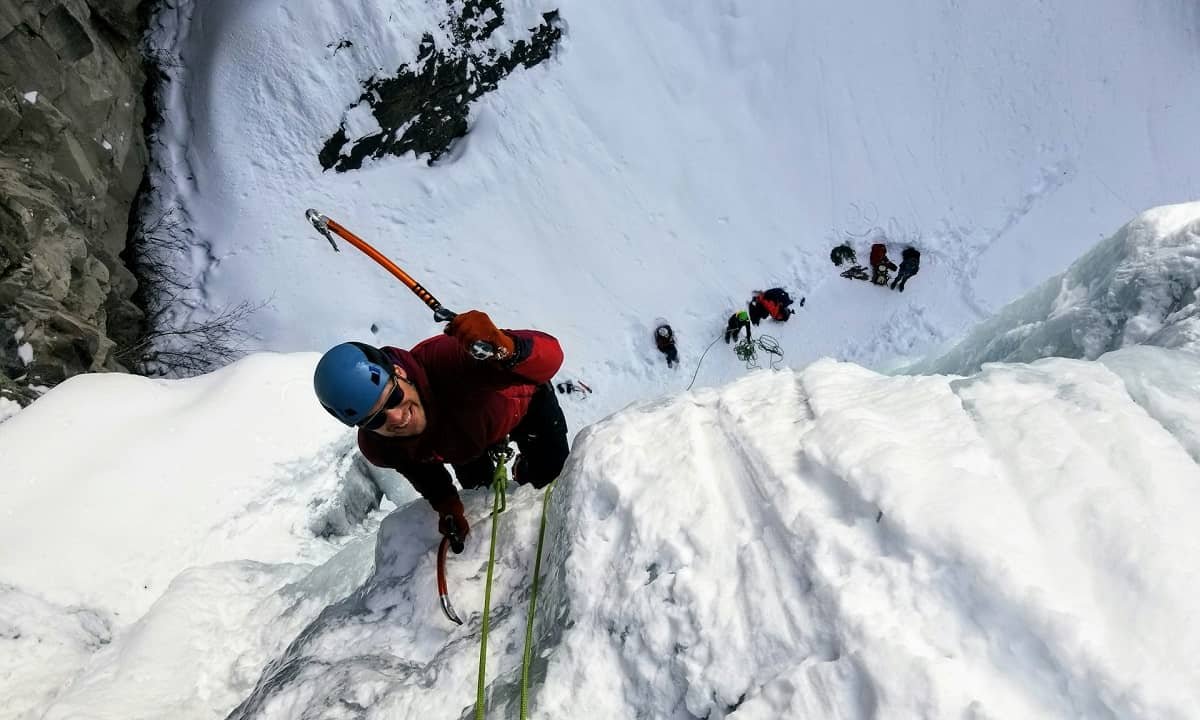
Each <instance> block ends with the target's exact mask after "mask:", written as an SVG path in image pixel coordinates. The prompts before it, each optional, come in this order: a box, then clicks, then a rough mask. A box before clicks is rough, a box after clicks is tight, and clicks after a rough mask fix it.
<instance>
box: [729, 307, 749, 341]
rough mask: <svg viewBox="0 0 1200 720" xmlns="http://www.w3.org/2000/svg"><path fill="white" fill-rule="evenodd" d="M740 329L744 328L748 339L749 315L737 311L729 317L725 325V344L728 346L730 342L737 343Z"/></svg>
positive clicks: (743, 311)
mask: <svg viewBox="0 0 1200 720" xmlns="http://www.w3.org/2000/svg"><path fill="white" fill-rule="evenodd" d="M742 328H746V339H747V340H749V339H750V313H748V312H747V311H745V310H738V311H737V312H735V313H734V314H732V315H730V316H729V322H728V323H726V324H725V344H726V345H728V344H729V342H730V341H731V340H732V341H734V342H737V339H738V335H740V334H741V333H742Z"/></svg>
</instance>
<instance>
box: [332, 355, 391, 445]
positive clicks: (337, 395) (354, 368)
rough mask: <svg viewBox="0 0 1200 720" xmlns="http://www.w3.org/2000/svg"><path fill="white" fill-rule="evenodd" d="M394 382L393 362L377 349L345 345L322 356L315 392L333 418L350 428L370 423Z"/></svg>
mask: <svg viewBox="0 0 1200 720" xmlns="http://www.w3.org/2000/svg"><path fill="white" fill-rule="evenodd" d="M391 378H392V361H391V359H390V358H388V356H387V355H385V354H384V352H383V351H382V350H380V349H379V348H377V347H372V346H370V345H367V344H365V343H358V342H345V343H342V344H341V345H335V346H334V347H332V348H330V349H329V350H328V351H327V352H326V353H325V354H324V355H322V356H321V360H320V362H318V363H317V369H316V370H315V371H313V390H315V391H316V393H317V399H318V400H320V401H321V405H322V407H324V408H325V409H326V410H328V411H329V414H330V415H332V416H334V417H335V418H337V419H338V420H341V421H342V422H343V423H345V424H346V425H357V424H359V423H360V422H362V421H363V420H366V419H367V417H368V415H369V414H370V412H371V408H372V407H374V405H375V403H377V402H379V396H380V395H381V394H382V392H383V388H384V387H385V386H386V385H387V383H388V381H389V380H390V379H391Z"/></svg>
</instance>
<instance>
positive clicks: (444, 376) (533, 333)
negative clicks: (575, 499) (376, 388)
mask: <svg viewBox="0 0 1200 720" xmlns="http://www.w3.org/2000/svg"><path fill="white" fill-rule="evenodd" d="M505 332H507V333H508V334H509V335H511V336H512V338H513V340H514V341H515V344H516V346H517V353H516V358H517V362H516V363H515V364H512V365H511V366H509V367H506V366H503V365H500V364H498V363H496V362H495V361H491V360H482V361H481V360H476V359H474V358H472V357H471V356H470V355H468V354H467V353H466V352H465V351H464V350H463V349H462V347H461V346H460V345H459V344H458V341H457V340H455V339H454V338H452V337H450V336H448V335H438V336H435V337H431V338H429V339H428V340H425V341H423V342H421V343H420V344H418V345H417V346H416V347H414V348H413V349H412V351H411V352H410V351H408V350H401V349H399V348H394V347H385V348H383V351H384V352H385V353H387V354H388V355H389V356H390V357H392V358H393V359H394V360H395V362H396V364H397V365H399V366H400V367H402V368H404V369H405V370H406V371H407V372H408V378H409V380H411V381H412V382H413V384H415V385H416V387H417V392H418V393H420V397H421V402H422V405H423V406H424V408H425V417H426V426H425V431H424V432H422V433H421V434H420V435H417V436H415V437H405V438H389V437H384V436H382V435H379V434H378V433H374V432H371V431H369V430H359V431H358V448H359V450H360V451H361V452H362V454H363V456H364V457H366V458H367V460H369V461H370V462H371V464H372V465H376V466H379V467H386V468H392V469H395V470H398V471H400V472H401V473H402V474H403V475H404V476H405V477H407V478H408V479H409V481H410V482H411V483H412V484H413V487H414V488H416V490H417V491H418V492H420V493H421V494H422V495H423V496H425V498H427V499H428V500H429V502H430V504H432V505H433V506H434V508H435V509H438V510H439V511H442V510H443V509H444V506H445V504H446V503H447V502H450V501H451V499H453V501H457V500H458V492H457V491H456V490H455V489H454V485H453V484H452V483H451V481H450V475H449V473H447V472H446V469H445V467H444V463H451V464H455V465H457V464H462V463H466V462H469V461H471V460H474V459H476V458H478V457H479V456H480V455H482V454H483V453H484V451H486V450H487V449H488V448H489V447H490V446H492V445H493V444H495V443H496V442H498V441H500V440H502V439H504V437H505V436H506V435H508V433H509V432H510V431H511V430H512V429H513V428H514V427H516V426H517V423H519V422H520V421H521V418H523V417H525V412H526V411H527V410H528V409H529V401H530V398H532V397H533V393H534V392H535V391H536V390H537V388H538V386H539V385H542V384H544V383H547V382H549V381H550V378H552V377H554V374H555V373H556V372H558V369H559V367H561V366H562V361H563V353H562V348H561V347H560V346H559V344H558V340H555V339H554V338H553V337H551V336H550V335H547V334H546V333H543V332H538V331H537V330H506V331H505Z"/></svg>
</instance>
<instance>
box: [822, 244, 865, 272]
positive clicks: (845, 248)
mask: <svg viewBox="0 0 1200 720" xmlns="http://www.w3.org/2000/svg"><path fill="white" fill-rule="evenodd" d="M829 259H830V260H831V261H833V264H834V265H837V266H838V267H841V266H842V265H844V264H846V263H850V264H855V263H857V262H858V256H857V255H856V254H855V253H854V248H852V247H850V243H842V244H841V245H838V246H837V247H835V248H834V249H833V250H831V251H830V252H829Z"/></svg>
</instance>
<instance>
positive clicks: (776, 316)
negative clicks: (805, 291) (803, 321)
mask: <svg viewBox="0 0 1200 720" xmlns="http://www.w3.org/2000/svg"><path fill="white" fill-rule="evenodd" d="M799 306H800V307H804V298H800V302H799ZM748 309H749V311H750V322H752V323H754V324H755V325H757V324H758V323H759V321H761V320H762V319H763V318H766V317H769V318H771V319H772V320H777V321H779V322H787V320H788V318H790V317H791V316H792V315H793V314H794V313H795V312H796V311H795V310H794V309H792V296H791V295H788V293H787V291H786V290H784V289H783V288H777V287H775V288H771V289H770V290H762V291H758V292H755V293H754V297H753V299H751V300H750V304H749V306H748Z"/></svg>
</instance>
